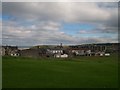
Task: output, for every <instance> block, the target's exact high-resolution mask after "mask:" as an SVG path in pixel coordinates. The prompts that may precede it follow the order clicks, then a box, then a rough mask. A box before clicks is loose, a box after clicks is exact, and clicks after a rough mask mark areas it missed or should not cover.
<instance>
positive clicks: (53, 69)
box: [2, 55, 118, 88]
mask: <svg viewBox="0 0 120 90" xmlns="http://www.w3.org/2000/svg"><path fill="white" fill-rule="evenodd" d="M117 63H118V62H117V56H116V55H112V56H110V57H77V58H71V59H70V58H68V59H56V58H49V59H47V58H40V59H37V58H36V59H35V58H34V59H33V58H24V57H3V59H2V67H3V68H2V71H3V72H2V75H3V78H2V85H3V88H116V87H118V68H117V67H118V64H117Z"/></svg>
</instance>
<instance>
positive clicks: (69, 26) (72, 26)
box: [61, 23, 95, 36]
mask: <svg viewBox="0 0 120 90" xmlns="http://www.w3.org/2000/svg"><path fill="white" fill-rule="evenodd" d="M94 28H95V26H93V25H90V24H80V23H62V28H61V31H63V32H65V33H67V34H69V35H73V36H74V35H76V34H77V33H78V32H79V31H80V30H86V31H88V30H93V29H94Z"/></svg>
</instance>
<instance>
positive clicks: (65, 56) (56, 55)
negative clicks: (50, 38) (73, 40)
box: [54, 54, 68, 58]
mask: <svg viewBox="0 0 120 90" xmlns="http://www.w3.org/2000/svg"><path fill="white" fill-rule="evenodd" d="M54 57H55V58H67V57H68V55H67V54H63V55H61V54H55V55H54Z"/></svg>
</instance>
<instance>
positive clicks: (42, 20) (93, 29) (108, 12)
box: [2, 2, 118, 46]
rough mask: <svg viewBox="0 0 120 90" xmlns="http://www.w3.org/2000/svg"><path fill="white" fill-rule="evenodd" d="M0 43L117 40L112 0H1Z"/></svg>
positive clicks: (116, 17) (71, 42)
mask: <svg viewBox="0 0 120 90" xmlns="http://www.w3.org/2000/svg"><path fill="white" fill-rule="evenodd" d="M2 40H3V41H2V44H3V45H18V46H32V45H40V44H59V43H63V44H85V43H111V42H118V4H117V3H115V2H109V3H106V2H102V3H100V2H89V3H88V2H34V3H33V2H2Z"/></svg>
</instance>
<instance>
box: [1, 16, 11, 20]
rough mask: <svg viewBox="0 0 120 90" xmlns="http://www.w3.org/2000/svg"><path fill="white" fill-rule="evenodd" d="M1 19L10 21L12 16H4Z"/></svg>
mask: <svg viewBox="0 0 120 90" xmlns="http://www.w3.org/2000/svg"><path fill="white" fill-rule="evenodd" d="M1 17H2V20H4V21H7V20H10V19H11V18H12V17H11V16H10V15H2V16H1Z"/></svg>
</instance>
